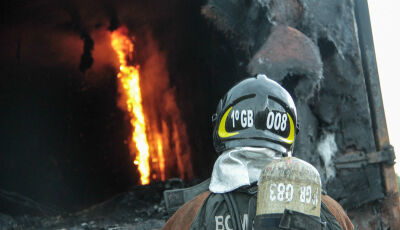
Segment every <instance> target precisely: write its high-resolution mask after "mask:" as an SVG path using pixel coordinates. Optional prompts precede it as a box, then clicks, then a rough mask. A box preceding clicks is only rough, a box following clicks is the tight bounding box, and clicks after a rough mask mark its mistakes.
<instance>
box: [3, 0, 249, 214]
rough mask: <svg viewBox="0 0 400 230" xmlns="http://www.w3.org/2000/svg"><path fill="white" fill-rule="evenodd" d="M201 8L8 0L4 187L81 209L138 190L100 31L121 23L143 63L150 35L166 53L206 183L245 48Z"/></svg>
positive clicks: (154, 0) (156, 0)
mask: <svg viewBox="0 0 400 230" xmlns="http://www.w3.org/2000/svg"><path fill="white" fill-rule="evenodd" d="M202 4H203V1H178V0H174V1H162V0H151V1H145V2H143V1H112V2H111V1H110V2H107V1H57V2H56V1H42V0H35V1H2V3H1V18H0V23H1V29H0V47H1V51H0V73H1V80H0V108H1V112H0V130H1V132H0V189H4V190H8V191H14V192H17V193H19V194H22V195H25V196H27V197H30V198H32V199H33V200H36V201H39V202H42V203H44V204H48V205H54V206H58V207H63V208H66V209H79V208H82V207H85V206H88V205H90V204H93V203H95V202H99V201H102V200H105V199H106V198H108V197H110V196H112V195H114V194H116V193H119V192H123V191H126V190H127V189H129V188H130V187H132V186H134V185H137V184H138V178H139V177H138V172H137V171H136V168H135V167H134V165H133V164H132V163H131V158H130V155H129V149H128V145H127V144H125V143H126V142H125V143H124V141H125V140H126V139H127V138H128V137H129V135H130V134H129V133H130V128H129V127H130V126H129V121H128V118H127V117H126V115H125V113H124V112H123V111H122V110H121V109H120V108H119V107H118V106H117V100H118V96H119V93H118V90H117V78H116V73H117V69H115V67H114V66H113V65H112V60H110V59H112V58H108V56H112V55H114V54H110V53H106V52H103V51H102V50H106V49H103V48H102V47H104V46H105V44H106V43H107V41H104V35H105V34H106V33H107V32H108V31H112V30H114V29H116V28H118V27H119V26H121V25H126V26H127V27H128V29H129V30H130V32H131V35H134V36H135V37H136V43H137V54H136V55H137V59H136V62H137V63H138V64H140V63H142V62H144V61H145V59H146V57H145V56H146V55H145V54H141V50H140V46H141V43H145V42H146V36H145V34H146V33H147V32H148V31H150V33H151V34H152V36H153V39H155V40H156V42H157V43H158V46H159V49H160V50H161V51H162V52H163V53H165V55H166V60H167V69H168V72H169V76H170V85H171V86H170V87H174V88H175V90H176V100H177V104H178V107H179V109H180V111H181V115H182V119H183V120H184V122H185V123H186V125H187V130H188V135H189V140H190V141H189V142H190V143H187V144H188V145H190V146H191V149H192V154H193V155H192V161H193V162H195V163H193V162H190V163H192V164H193V167H194V171H195V177H196V178H199V179H202V178H206V177H208V176H209V175H210V174H211V169H212V164H213V161H214V159H215V158H216V155H215V154H214V151H213V147H212V138H211V115H212V114H213V113H214V111H215V108H216V105H217V102H218V100H219V98H220V97H222V95H223V94H224V93H225V92H226V91H227V90H228V89H229V88H230V87H231V86H232V85H233V84H234V82H236V81H238V80H239V79H240V77H245V76H246V74H245V67H244V66H243V65H242V64H241V61H242V60H240V58H239V59H238V58H237V57H241V52H242V51H240V50H234V49H232V48H231V47H232V46H231V45H230V43H229V41H228V40H226V38H225V37H224V36H223V35H222V34H221V33H220V32H218V31H216V30H215V29H214V28H213V27H212V25H211V24H210V23H209V22H207V21H206V20H205V19H204V18H203V17H202V16H201V15H200V6H201V5H202ZM98 47H99V48H98ZM102 52H103V53H102ZM244 56H245V55H244ZM235 57H236V58H235ZM241 66H243V68H242V67H241ZM239 76H240V77H239ZM144 100H145V99H144Z"/></svg>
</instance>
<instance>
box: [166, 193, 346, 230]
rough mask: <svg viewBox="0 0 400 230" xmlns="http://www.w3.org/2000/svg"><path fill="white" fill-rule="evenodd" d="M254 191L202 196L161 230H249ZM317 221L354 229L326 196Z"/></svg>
mask: <svg viewBox="0 0 400 230" xmlns="http://www.w3.org/2000/svg"><path fill="white" fill-rule="evenodd" d="M256 188H257V187H256ZM256 188H255V189H254V186H253V188H252V187H244V188H240V189H237V190H235V191H232V192H230V193H225V194H219V193H211V192H210V191H206V192H203V193H201V194H200V195H198V196H196V197H195V198H194V199H192V200H191V201H189V202H187V203H186V204H184V205H183V206H182V207H181V208H179V209H178V210H177V211H176V212H175V214H174V215H173V216H172V217H171V218H170V219H169V220H168V222H167V223H166V224H165V226H164V227H163V230H189V229H190V230H214V229H215V230H251V229H252V222H253V219H254V216H255V206H256V205H255V204H256V197H257V196H256V192H257V189H256ZM252 190H253V191H252ZM320 217H321V221H324V222H326V223H327V225H326V230H340V229H343V230H353V229H354V227H353V225H352V223H351V221H350V219H349V217H348V216H347V215H346V213H345V211H344V210H343V208H342V207H341V206H340V205H339V204H338V203H337V202H336V201H335V200H333V199H332V198H331V197H329V196H327V195H322V196H321V216H320Z"/></svg>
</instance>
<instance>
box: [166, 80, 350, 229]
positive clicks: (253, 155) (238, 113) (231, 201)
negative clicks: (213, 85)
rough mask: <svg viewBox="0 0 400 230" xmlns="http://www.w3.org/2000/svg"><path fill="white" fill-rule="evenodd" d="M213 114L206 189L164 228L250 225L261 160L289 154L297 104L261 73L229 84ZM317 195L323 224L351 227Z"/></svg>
mask: <svg viewBox="0 0 400 230" xmlns="http://www.w3.org/2000/svg"><path fill="white" fill-rule="evenodd" d="M212 119H213V123H214V124H213V125H214V129H213V142H214V148H215V150H216V152H217V153H218V154H219V157H218V159H217V160H216V162H215V164H214V168H213V172H212V176H211V180H210V181H209V186H208V189H207V190H206V191H203V192H202V193H200V194H199V195H197V196H196V197H194V199H192V200H190V201H188V202H186V203H185V204H184V205H183V206H182V207H180V208H179V209H178V210H177V211H176V212H175V214H174V215H173V216H172V217H171V218H170V219H169V220H168V221H167V223H166V224H165V226H164V227H163V229H164V230H172V229H174V230H175V229H176V230H178V229H179V230H184V229H192V230H196V229H207V230H211V229H213V230H214V229H215V230H232V229H234V230H251V229H253V228H254V227H253V222H254V220H255V219H256V220H257V219H258V220H259V219H260V218H261V217H263V214H265V213H263V212H260V213H261V214H262V215H256V206H257V191H258V186H257V182H258V180H259V178H260V175H261V172H262V171H263V169H264V167H265V166H266V165H270V164H273V162H275V161H277V160H278V161H279V160H280V159H282V158H283V157H286V156H291V152H292V149H293V144H294V140H295V136H296V133H297V129H298V128H297V114H296V108H295V105H294V102H293V99H292V98H291V96H290V94H289V93H288V92H287V91H286V90H285V89H284V88H283V87H281V86H280V85H279V84H278V83H276V82H275V81H273V80H271V79H269V78H267V77H266V76H265V75H262V74H259V75H257V76H256V77H252V78H248V79H245V80H243V81H241V82H239V83H238V84H236V85H235V86H234V87H232V88H231V89H230V90H229V91H228V92H227V93H226V95H225V96H224V97H223V98H222V100H220V102H219V104H218V106H217V112H216V114H214V115H213V117H212ZM309 166H310V167H312V166H311V165H309ZM310 170H311V169H310ZM284 171H285V170H284ZM315 171H316V170H315ZM310 181H312V180H310ZM278 184H279V183H278ZM273 189H275V188H273ZM276 189H278V188H276ZM279 189H282V188H279ZM285 189H286V188H285ZM276 191H277V192H278V190H276ZM285 191H286V190H285ZM288 191H289V190H288ZM319 192H320V191H319ZM260 201H261V199H260ZM320 201H322V202H321V207H320V219H319V220H320V221H321V223H324V222H325V223H326V225H325V227H326V229H332V230H333V229H335V230H336V229H343V230H348V229H349V230H352V229H353V225H352V223H351V222H350V220H349V218H348V216H347V215H346V213H345V212H344V210H343V209H342V207H341V206H340V205H339V204H338V203H337V202H336V201H334V200H333V199H332V198H330V197H329V196H326V195H322V196H321V199H320ZM263 202H264V201H263ZM266 202H267V203H266V205H267V206H268V201H266ZM167 203H168V201H167ZM318 205H320V203H318ZM292 206H293V205H292ZM288 207H290V206H288ZM257 212H258V211H257ZM303 214H304V215H307V214H308V213H303ZM256 216H257V218H256ZM256 222H257V223H260V221H256ZM261 222H262V221H261ZM259 226H261V225H260V224H259ZM322 226H323V225H322ZM278 227H279V226H278ZM259 229H260V228H259ZM271 229H281V228H271ZM286 229H294V228H286ZM296 229H297V228H296ZM298 229H302V228H300V227H299V228H298ZM257 230H258V229H257Z"/></svg>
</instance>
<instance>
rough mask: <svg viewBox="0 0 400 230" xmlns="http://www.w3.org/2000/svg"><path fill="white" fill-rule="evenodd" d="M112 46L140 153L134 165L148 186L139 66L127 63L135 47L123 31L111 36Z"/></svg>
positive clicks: (148, 166)
mask: <svg viewBox="0 0 400 230" xmlns="http://www.w3.org/2000/svg"><path fill="white" fill-rule="evenodd" d="M111 45H112V47H113V49H114V50H115V52H116V53H117V55H118V59H119V63H120V68H119V73H118V79H119V80H120V83H121V86H122V88H123V90H124V94H125V96H126V110H127V111H128V112H129V115H130V118H131V120H130V122H131V125H132V127H133V132H132V142H134V143H135V144H136V148H137V150H138V152H139V154H137V155H136V157H135V160H134V164H135V165H138V168H139V171H140V174H141V175H140V181H141V184H148V183H149V182H150V179H149V177H150V165H149V144H148V142H147V137H146V122H145V117H144V114H143V108H142V96H141V91H140V84H139V77H140V75H139V66H132V65H128V63H127V58H132V54H133V52H134V45H133V43H132V41H131V40H130V39H129V38H128V37H127V36H126V35H125V34H124V33H123V32H122V31H121V30H116V31H114V32H113V33H112V34H111Z"/></svg>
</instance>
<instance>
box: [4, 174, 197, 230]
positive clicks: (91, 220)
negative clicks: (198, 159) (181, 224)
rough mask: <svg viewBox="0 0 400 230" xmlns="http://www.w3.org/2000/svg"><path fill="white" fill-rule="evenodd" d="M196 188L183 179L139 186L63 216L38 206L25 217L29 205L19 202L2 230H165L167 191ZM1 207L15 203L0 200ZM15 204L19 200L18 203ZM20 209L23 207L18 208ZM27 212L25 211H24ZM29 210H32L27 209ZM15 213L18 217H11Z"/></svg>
mask: <svg viewBox="0 0 400 230" xmlns="http://www.w3.org/2000/svg"><path fill="white" fill-rule="evenodd" d="M193 184H195V181H193V182H189V183H184V182H182V181H181V180H180V179H170V180H167V181H166V182H154V183H151V184H150V185H145V186H135V187H133V188H132V189H130V190H129V191H127V192H125V193H121V194H118V195H116V196H114V197H112V198H110V199H109V200H107V201H105V202H103V203H100V204H97V205H94V206H91V207H89V208H87V209H84V210H81V211H79V212H75V213H67V212H59V211H54V213H46V214H44V213H41V214H38V213H39V212H41V211H40V209H41V210H43V208H40V207H39V206H38V205H37V211H38V213H36V214H32V209H34V208H33V207H32V205H30V207H29V209H30V210H31V214H23V213H22V212H21V211H19V213H18V214H15V213H16V211H15V210H16V209H19V210H21V206H24V205H28V204H27V202H26V201H25V202H18V203H15V204H14V207H15V210H11V209H14V208H11V209H9V211H7V210H2V212H0V230H20V229H29V230H33V229H44V230H47V229H59V230H61V229H62V230H64V229H65V230H67V229H68V230H155V229H161V228H162V226H163V225H164V224H165V222H166V221H167V220H168V218H169V217H170V216H171V215H170V214H168V213H167V211H166V208H165V202H164V199H163V191H164V190H168V189H175V188H183V187H188V186H191V185H193ZM0 201H1V203H5V202H8V203H10V202H13V201H11V200H10V199H9V198H5V197H0ZM14 201H15V199H14ZM17 206H20V207H17ZM22 208H23V207H22ZM27 210H28V209H27ZM11 213H14V214H11Z"/></svg>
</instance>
